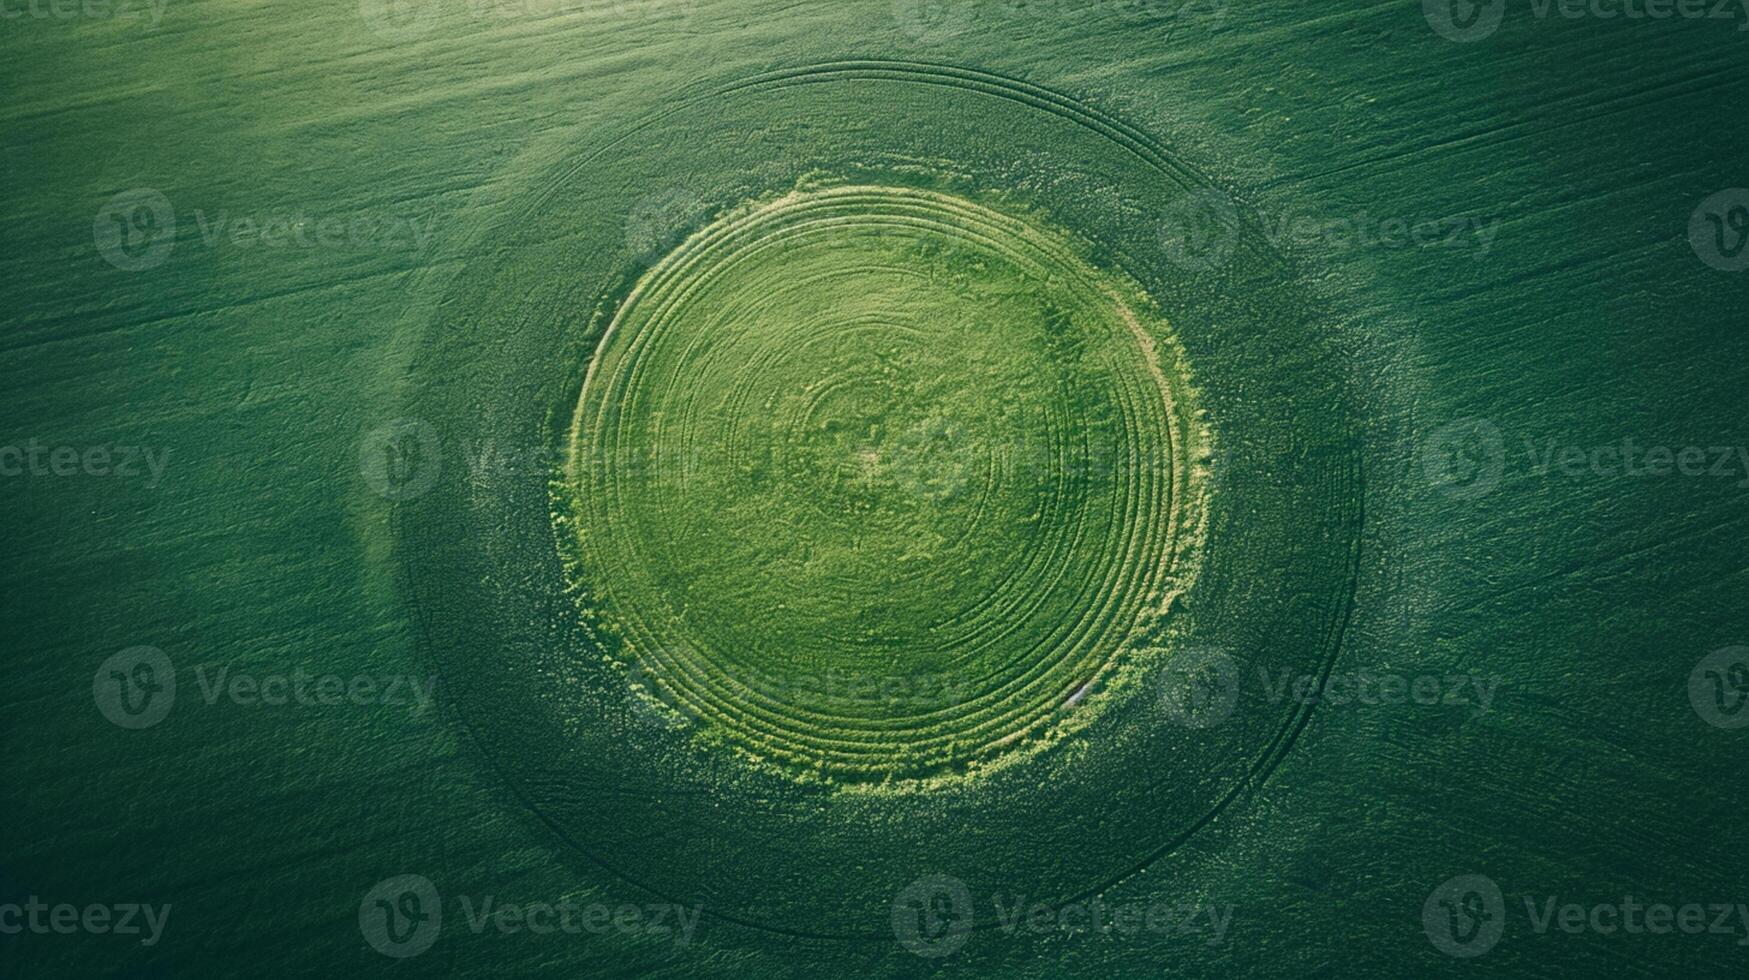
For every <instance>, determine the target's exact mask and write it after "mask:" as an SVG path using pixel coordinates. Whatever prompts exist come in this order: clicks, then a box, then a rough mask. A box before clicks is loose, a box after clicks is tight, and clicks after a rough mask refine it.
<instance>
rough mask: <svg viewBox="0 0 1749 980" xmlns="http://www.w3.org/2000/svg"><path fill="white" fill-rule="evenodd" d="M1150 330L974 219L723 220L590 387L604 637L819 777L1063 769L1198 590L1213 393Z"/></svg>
mask: <svg viewBox="0 0 1749 980" xmlns="http://www.w3.org/2000/svg"><path fill="white" fill-rule="evenodd" d="M1148 315H1149V314H1148V313H1147V307H1146V306H1144V305H1143V303H1142V301H1141V298H1140V296H1139V295H1138V294H1137V292H1136V290H1135V288H1134V287H1133V286H1132V285H1130V284H1127V283H1124V282H1122V281H1121V279H1120V278H1119V277H1116V276H1112V275H1106V274H1101V273H1099V272H1097V271H1096V270H1094V269H1093V268H1091V267H1090V266H1088V265H1087V264H1086V263H1085V262H1083V261H1082V260H1081V259H1080V258H1079V257H1078V256H1076V255H1075V254H1074V253H1073V251H1072V250H1071V248H1070V247H1069V246H1068V245H1067V244H1066V243H1065V242H1062V241H1060V240H1056V239H1055V238H1054V237H1053V236H1052V235H1050V234H1049V233H1047V232H1045V231H1043V230H1042V229H1040V228H1038V227H1037V226H1035V225H1034V224H1031V223H1028V222H1026V221H1023V220H1019V219H1016V218H1013V217H1010V216H1007V215H1003V214H1000V213H998V212H996V211H993V210H991V209H989V208H985V207H981V206H979V205H976V204H973V203H972V202H969V201H966V200H964V199H960V198H956V197H950V196H947V195H942V194H936V193H930V192H925V191H918V190H909V189H904V188H896V187H874V186H853V187H841V188H834V189H830V190H824V191H818V192H812V193H795V194H790V195H786V196H784V197H782V198H780V199H778V200H776V201H773V202H768V203H765V204H763V205H762V206H759V207H756V208H752V209H749V210H748V212H747V213H742V214H737V215H735V216H733V217H730V218H727V219H725V220H723V221H720V222H718V223H716V224H713V225H712V226H710V227H709V228H707V229H705V230H704V231H702V232H701V233H700V234H698V235H696V236H694V237H693V238H692V239H691V240H690V241H688V242H687V243H686V245H685V246H683V247H682V248H680V249H678V250H677V251H676V252H675V253H673V254H672V255H670V256H669V257H668V258H667V259H666V260H665V261H663V262H662V263H661V264H659V265H658V266H657V267H656V268H655V269H653V270H652V271H651V272H650V273H649V274H648V275H647V276H646V277H645V278H644V279H643V281H641V282H640V283H639V284H638V286H637V287H636V288H635V289H634V290H633V291H632V293H631V295H630V296H629V297H628V298H627V299H626V301H625V303H624V304H623V305H622V306H621V307H620V309H619V310H618V312H617V314H616V316H615V318H614V320H613V323H612V325H611V326H610V327H609V328H608V330H607V332H606V335H605V338H604V339H603V341H602V344H601V346H600V348H599V349H598V350H597V351H596V352H595V353H594V357H593V359H592V361H591V366H590V369H589V372H588V378H587V379H586V381H585V382H584V385H583V390H582V397H581V399H580V402H579V407H578V412H577V417H576V420H575V423H574V426H573V429H572V431H571V434H570V452H571V455H570V460H569V467H568V468H569V472H570V478H569V480H568V481H567V487H566V490H567V492H565V493H563V494H561V507H560V512H561V513H565V514H567V515H568V516H569V518H570V519H569V520H568V521H567V522H566V523H565V525H564V528H565V530H563V531H562V532H561V544H562V545H563V546H566V551H567V553H568V554H570V555H572V556H573V557H574V568H575V569H576V570H577V574H578V579H579V581H578V590H577V591H578V593H579V594H580V595H582V596H584V597H585V598H586V610H587V612H588V614H589V615H590V617H591V618H592V620H593V621H595V622H598V623H599V624H600V627H601V629H600V632H601V633H603V634H605V635H611V636H612V637H614V638H615V640H614V642H613V644H612V645H613V647H614V651H613V652H614V653H616V654H617V655H618V656H619V657H620V658H621V659H622V660H625V661H628V662H635V663H636V664H637V666H638V668H639V669H640V673H641V676H642V678H643V679H644V680H645V682H646V683H647V684H654V685H660V687H661V692H660V694H659V695H658V693H657V692H655V691H652V690H649V689H648V688H646V690H645V693H647V694H649V695H651V696H656V697H659V698H660V700H662V701H663V702H665V703H673V704H678V705H681V706H683V707H684V709H685V710H686V713H687V714H689V715H691V716H693V717H695V718H698V719H701V720H703V722H704V723H705V724H707V725H711V726H716V727H719V728H721V729H722V730H723V731H724V732H725V733H726V734H727V735H728V737H729V740H730V741H731V742H732V743H733V744H734V745H735V747H737V748H739V749H740V750H742V751H743V752H744V753H745V754H747V755H748V756H750V757H752V758H756V759H759V760H761V761H767V762H774V763H778V764H781V765H787V766H789V767H791V768H792V769H794V770H796V771H798V772H800V773H807V774H823V775H825V776H828V777H830V778H833V779H835V780H841V781H846V782H854V781H890V780H893V779H895V778H901V779H902V778H913V777H923V776H929V775H935V774H942V773H955V772H964V771H966V769H967V768H968V767H969V766H974V765H977V764H979V763H981V762H985V761H988V760H990V759H993V758H996V757H998V756H1000V755H1002V754H1003V753H1004V752H1006V751H1009V750H1013V749H1014V748H1016V747H1017V746H1021V745H1024V744H1036V743H1037V742H1038V741H1039V740H1038V739H1037V738H1034V737H1033V736H1036V735H1037V734H1038V733H1039V732H1041V731H1042V730H1044V729H1047V728H1049V727H1050V725H1051V722H1052V720H1053V717H1054V716H1055V715H1056V714H1057V713H1058V712H1059V709H1060V708H1061V706H1062V704H1063V703H1064V702H1065V701H1066V700H1068V699H1069V698H1071V697H1074V695H1075V694H1076V692H1077V691H1081V690H1083V689H1085V688H1087V687H1089V686H1090V685H1093V684H1095V683H1096V682H1098V681H1100V680H1101V679H1102V678H1104V677H1106V676H1107V675H1108V673H1109V671H1110V670H1111V669H1112V668H1113V663H1114V661H1115V660H1116V659H1117V658H1118V657H1119V655H1120V653H1121V652H1122V651H1123V649H1124V647H1125V645H1126V644H1127V643H1128V641H1129V640H1130V638H1131V637H1132V636H1134V635H1135V633H1136V631H1137V630H1138V629H1139V628H1144V627H1146V626H1148V625H1150V622H1151V620H1152V619H1153V618H1155V617H1158V616H1159V615H1161V614H1162V613H1163V611H1164V609H1165V607H1166V604H1167V602H1168V601H1169V597H1170V596H1171V595H1172V594H1174V593H1175V592H1176V591H1178V590H1179V586H1178V584H1177V583H1175V582H1174V581H1173V579H1172V576H1171V575H1170V574H1169V571H1170V569H1169V565H1170V564H1171V539H1172V537H1173V532H1174V528H1175V525H1176V524H1177V523H1180V522H1177V521H1175V520H1174V514H1173V504H1174V502H1175V500H1182V498H1183V496H1184V489H1185V488H1183V487H1180V488H1179V489H1178V492H1176V493H1175V488H1174V480H1175V477H1176V478H1177V479H1179V480H1181V481H1184V482H1185V483H1186V484H1187V483H1188V480H1189V474H1190V471H1191V466H1190V461H1189V460H1187V459H1180V458H1175V453H1176V452H1177V448H1176V447H1181V446H1183V445H1186V444H1187V443H1188V442H1190V441H1192V440H1187V439H1185V438H1184V436H1183V435H1182V434H1181V435H1180V436H1179V437H1178V438H1177V439H1176V440H1175V439H1174V433H1173V430H1174V429H1175V428H1177V429H1180V430H1182V429H1184V428H1185V427H1187V426H1189V425H1190V424H1191V420H1189V419H1187V418H1186V417H1185V416H1184V414H1183V413H1182V411H1181V410H1180V409H1179V408H1178V407H1177V406H1179V405H1181V404H1183V403H1185V402H1186V400H1187V398H1188V393H1187V389H1186V386H1185V385H1184V384H1183V382H1182V379H1181V378H1178V377H1177V373H1178V367H1177V364H1176V362H1175V361H1174V360H1172V359H1170V358H1168V359H1166V361H1165V365H1164V367H1165V369H1163V368H1162V363H1161V359H1160V357H1159V353H1158V352H1159V347H1160V344H1159V342H1158V341H1157V340H1155V339H1154V335H1155V334H1156V333H1159V332H1161V331H1162V329H1163V327H1162V326H1156V327H1154V329H1153V330H1152V331H1149V330H1148V329H1145V328H1144V327H1143V326H1142V324H1141V322H1140V320H1139V319H1138V318H1139V317H1145V316H1148ZM1169 377H1170V378H1173V379H1175V381H1174V380H1169ZM1194 441H1195V442H1197V443H1199V444H1200V443H1202V442H1204V441H1205V440H1200V439H1198V440H1194ZM1184 564H1186V565H1188V564H1191V563H1190V562H1186V563H1184ZM1181 571H1182V569H1181Z"/></svg>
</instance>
